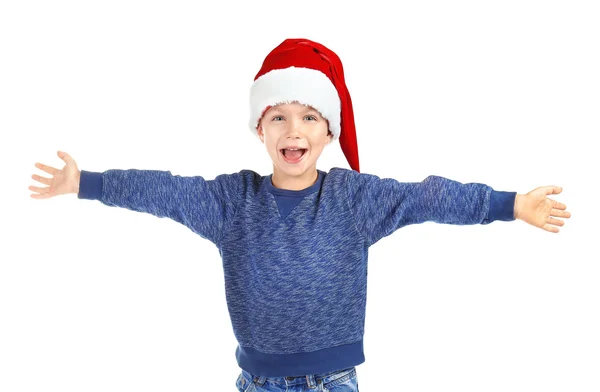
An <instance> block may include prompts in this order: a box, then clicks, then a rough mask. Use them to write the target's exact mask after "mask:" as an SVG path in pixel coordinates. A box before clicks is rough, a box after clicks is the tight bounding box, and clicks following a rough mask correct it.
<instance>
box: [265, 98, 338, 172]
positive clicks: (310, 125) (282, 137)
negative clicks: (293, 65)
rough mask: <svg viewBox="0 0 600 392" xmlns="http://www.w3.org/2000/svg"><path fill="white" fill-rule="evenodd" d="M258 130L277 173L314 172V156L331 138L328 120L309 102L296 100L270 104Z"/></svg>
mask: <svg viewBox="0 0 600 392" xmlns="http://www.w3.org/2000/svg"><path fill="white" fill-rule="evenodd" d="M257 133H258V137H259V138H260V140H261V141H262V142H263V144H264V145H265V147H266V148H267V152H268V153H269V156H270V157H271V161H272V162H273V167H274V168H273V172H274V174H275V175H276V176H278V177H279V176H281V175H283V176H287V177H298V176H302V175H303V174H304V173H309V174H310V173H316V170H317V168H316V165H317V160H318V159H319V156H321V153H322V152H323V149H324V148H325V146H327V145H328V144H329V143H330V142H331V140H332V139H333V133H331V131H330V130H329V122H328V120H327V119H326V118H324V117H323V116H322V114H321V113H319V111H318V110H316V109H315V108H313V107H312V106H308V105H303V104H301V103H298V102H292V103H283V104H278V105H275V106H272V107H269V108H268V109H267V110H266V111H265V113H264V114H263V115H262V117H261V119H260V120H259V123H258V127H257Z"/></svg>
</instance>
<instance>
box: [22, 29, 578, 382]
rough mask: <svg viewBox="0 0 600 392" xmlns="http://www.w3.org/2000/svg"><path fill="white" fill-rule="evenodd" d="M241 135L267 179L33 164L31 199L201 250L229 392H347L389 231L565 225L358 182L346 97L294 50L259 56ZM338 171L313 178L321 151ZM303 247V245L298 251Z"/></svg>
mask: <svg viewBox="0 0 600 392" xmlns="http://www.w3.org/2000/svg"><path fill="white" fill-rule="evenodd" d="M250 113H251V118H250V130H251V131H252V132H253V133H254V134H255V135H256V136H257V137H258V138H259V139H260V140H261V142H262V143H263V144H264V145H265V147H266V149H267V152H268V154H269V155H270V157H271V160H272V162H273V173H272V174H271V175H269V176H261V175H259V174H258V173H255V172H253V171H251V170H242V171H240V172H238V173H233V174H222V175H219V176H217V177H216V178H215V179H213V180H205V179H204V178H203V177H200V176H194V177H181V176H173V175H172V174H171V173H170V172H165V171H153V170H145V171H142V170H135V169H132V170H107V171H105V172H103V173H93V172H87V171H84V170H82V171H80V170H79V169H78V168H77V165H76V163H75V161H74V160H73V158H71V157H70V156H69V155H68V154H66V153H64V152H58V156H59V157H60V158H61V159H63V160H64V161H65V163H66V165H65V167H64V168H63V169H62V170H58V169H55V168H52V167H48V166H45V165H41V164H36V167H38V168H40V169H42V170H44V171H45V172H47V173H49V174H51V175H52V176H53V178H44V177H40V176H37V175H33V179H35V180H37V181H39V182H41V183H43V184H46V185H49V187H46V188H38V187H34V186H31V187H30V189H31V190H33V191H35V192H38V193H37V194H32V195H31V196H32V197H34V198H38V199H43V198H48V197H52V196H55V195H59V194H65V193H76V194H77V197H78V198H80V199H91V200H99V201H100V202H102V203H103V204H105V205H108V206H116V207H122V208H127V209H130V210H134V211H139V212H145V213H150V214H153V215H155V216H158V217H168V218H171V219H173V220H175V221H177V222H180V223H181V224H183V225H185V226H187V227H188V228H190V229H191V230H192V231H194V232H195V233H197V234H198V235H200V236H201V237H203V238H205V239H208V240H210V241H211V242H213V243H214V244H215V245H216V246H217V247H218V249H219V252H220V254H221V257H222V259H223V269H224V276H225V288H226V299H227V306H228V310H229V314H230V317H231V322H232V326H233V329H234V334H235V336H236V339H237V341H238V343H239V345H238V348H237V349H236V359H237V362H238V365H239V366H240V368H241V369H242V372H241V374H240V375H239V377H238V379H237V383H236V386H237V388H238V390H239V391H290V392H291V391H298V392H299V391H305V390H314V389H317V390H326V391H331V392H335V391H340V392H341V391H352V390H354V391H358V381H357V376H356V369H355V366H356V365H359V364H361V363H363V362H364V361H365V358H364V354H363V340H362V338H363V333H364V323H365V318H364V316H365V307H366V284H367V279H366V278H367V259H368V249H369V247H370V246H372V245H374V244H375V243H376V242H377V241H379V240H380V239H381V238H383V237H386V236H388V235H390V234H392V233H393V232H394V231H395V230H397V229H399V228H401V227H403V226H406V225H409V224H418V223H422V222H426V221H434V222H437V223H445V224H457V225H466V224H489V223H491V222H493V221H496V220H500V221H512V220H515V219H521V220H523V221H525V222H527V223H529V224H531V225H533V226H536V227H539V228H542V229H544V230H547V231H549V232H553V233H557V232H558V228H557V227H556V226H563V224H564V222H563V221H562V220H561V219H558V218H569V217H570V213H569V212H567V211H566V206H565V205H564V204H562V203H559V202H556V201H553V200H551V199H549V198H547V197H546V196H547V195H551V194H558V193H560V192H561V188H560V187H555V186H547V187H539V188H536V189H534V190H532V191H531V192H529V193H527V194H523V195H521V194H516V192H502V191H496V190H494V189H492V188H491V187H489V186H487V185H485V184H478V183H468V184H461V183H458V182H456V181H452V180H449V179H446V178H442V177H438V176H429V177H427V178H426V179H424V180H423V181H422V182H418V183H401V182H398V181H396V180H394V179H389V178H384V179H380V178H378V177H377V176H374V175H370V174H362V173H360V172H359V162H358V152H357V148H356V135H355V129H354V119H353V111H352V102H351V99H350V94H349V92H348V90H347V88H346V86H345V81H344V73H343V68H342V64H341V61H340V59H339V58H338V56H337V55H336V54H335V53H334V52H332V51H331V50H329V49H328V48H326V47H324V46H323V45H321V44H319V43H316V42H313V41H309V40H306V39H287V40H285V41H284V42H282V43H281V44H280V45H279V46H277V47H276V48H275V49H273V50H272V51H271V52H270V53H269V55H268V56H267V57H266V58H265V60H264V63H263V65H262V67H261V69H260V71H259V72H258V74H257V75H256V77H255V80H254V83H253V85H252V87H251V94H250ZM336 139H339V141H340V146H341V147H342V149H343V152H344V154H345V156H346V158H347V160H348V162H349V164H350V166H351V168H352V170H347V169H343V168H338V167H335V168H333V169H331V170H330V171H329V172H324V171H321V170H318V169H317V168H316V163H317V159H318V158H319V156H320V154H321V152H322V151H323V149H324V148H325V146H327V145H328V144H329V143H331V141H333V140H336ZM307 244H309V245H308V246H307Z"/></svg>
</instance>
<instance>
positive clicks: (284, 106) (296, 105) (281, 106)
mask: <svg viewBox="0 0 600 392" xmlns="http://www.w3.org/2000/svg"><path fill="white" fill-rule="evenodd" d="M272 110H281V111H286V110H300V111H309V110H314V111H315V112H318V110H317V109H315V108H314V107H312V106H310V105H305V104H303V103H300V102H296V101H294V102H290V103H287V102H282V103H278V104H277V105H273V106H271V107H270V108H269V109H268V110H267V111H272Z"/></svg>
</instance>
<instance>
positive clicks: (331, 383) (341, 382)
mask: <svg viewBox="0 0 600 392" xmlns="http://www.w3.org/2000/svg"><path fill="white" fill-rule="evenodd" d="M235 386H236V387H237V390H238V391H239V392H358V378H357V376H356V368H355V367H351V368H347V369H343V370H335V371H333V372H327V373H320V374H309V375H306V376H296V377H260V376H255V375H253V374H250V373H248V372H247V371H245V370H243V369H242V372H241V373H240V375H239V376H238V379H237V381H236V383H235Z"/></svg>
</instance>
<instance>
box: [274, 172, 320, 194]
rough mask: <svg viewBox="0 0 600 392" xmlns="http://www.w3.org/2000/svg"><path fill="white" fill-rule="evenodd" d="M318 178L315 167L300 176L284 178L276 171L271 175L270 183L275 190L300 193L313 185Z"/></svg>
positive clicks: (284, 176)
mask: <svg viewBox="0 0 600 392" xmlns="http://www.w3.org/2000/svg"><path fill="white" fill-rule="evenodd" d="M318 178H319V173H318V172H317V168H316V167H315V168H313V169H312V170H307V171H306V172H305V173H303V174H302V175H301V176H286V175H284V174H281V173H280V172H278V171H277V170H274V171H273V175H272V176H271V183H272V184H273V186H274V187H275V188H279V189H286V190H289V191H301V190H303V189H306V188H309V187H310V186H311V185H314V183H315V182H317V179H318Z"/></svg>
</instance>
